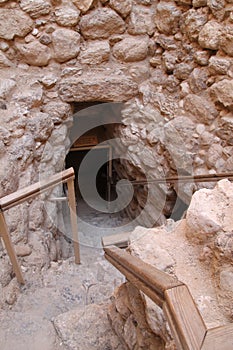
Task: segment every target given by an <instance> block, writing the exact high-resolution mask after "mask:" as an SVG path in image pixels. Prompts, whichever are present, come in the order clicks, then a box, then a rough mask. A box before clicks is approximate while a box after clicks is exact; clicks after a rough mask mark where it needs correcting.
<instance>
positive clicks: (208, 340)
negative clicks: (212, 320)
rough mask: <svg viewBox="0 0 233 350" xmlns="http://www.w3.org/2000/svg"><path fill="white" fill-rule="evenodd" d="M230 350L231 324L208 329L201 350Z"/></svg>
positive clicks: (231, 342) (232, 332)
mask: <svg viewBox="0 0 233 350" xmlns="http://www.w3.org/2000/svg"><path fill="white" fill-rule="evenodd" d="M220 349H221V350H232V349H233V324H232V323H231V324H228V325H225V326H221V327H216V328H212V329H208V331H207V333H206V336H205V339H204V342H203V345H202V347H201V350H220Z"/></svg>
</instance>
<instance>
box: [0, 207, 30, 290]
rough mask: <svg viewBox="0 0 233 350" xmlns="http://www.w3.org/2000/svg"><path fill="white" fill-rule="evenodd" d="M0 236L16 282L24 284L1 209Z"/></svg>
mask: <svg viewBox="0 0 233 350" xmlns="http://www.w3.org/2000/svg"><path fill="white" fill-rule="evenodd" d="M0 236H1V237H2V239H3V242H4V245H5V248H6V250H7V253H8V255H9V258H10V260H11V263H12V266H13V270H14V272H15V275H16V277H17V280H18V282H19V283H21V284H25V282H24V278H23V275H22V271H21V267H20V265H19V262H18V259H17V256H16V253H15V250H14V246H13V244H12V241H11V237H10V234H9V232H8V229H7V224H6V221H5V217H4V214H3V212H2V211H1V210H0Z"/></svg>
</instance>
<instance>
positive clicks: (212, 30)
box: [198, 21, 223, 50]
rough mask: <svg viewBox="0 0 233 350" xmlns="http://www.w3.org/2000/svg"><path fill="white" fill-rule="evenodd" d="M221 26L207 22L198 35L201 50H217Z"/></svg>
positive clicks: (213, 22)
mask: <svg viewBox="0 0 233 350" xmlns="http://www.w3.org/2000/svg"><path fill="white" fill-rule="evenodd" d="M222 30H223V28H222V25H221V24H219V23H218V22H216V21H209V22H208V23H206V24H205V25H204V27H203V28H202V30H201V31H200V33H199V37H198V42H199V45H200V46H201V47H202V48H203V49H210V50H218V49H219V45H220V40H221V35H222Z"/></svg>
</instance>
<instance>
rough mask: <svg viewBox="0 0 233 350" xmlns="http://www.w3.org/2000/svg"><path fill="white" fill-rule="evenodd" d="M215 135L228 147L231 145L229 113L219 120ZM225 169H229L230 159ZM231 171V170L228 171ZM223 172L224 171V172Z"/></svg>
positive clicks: (232, 121)
mask: <svg viewBox="0 0 233 350" xmlns="http://www.w3.org/2000/svg"><path fill="white" fill-rule="evenodd" d="M216 134H217V135H218V136H219V137H220V138H221V139H222V140H225V141H226V142H227V143H228V144H229V145H233V117H232V113H229V114H227V115H225V116H224V117H222V118H221V119H220V120H219V125H218V128H217V130H216ZM226 167H230V168H231V157H230V158H229V160H228V161H227V162H226ZM228 170H229V171H232V170H233V169H232V170H231V169H228ZM224 171H225V170H224Z"/></svg>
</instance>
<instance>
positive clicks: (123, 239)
mask: <svg viewBox="0 0 233 350" xmlns="http://www.w3.org/2000/svg"><path fill="white" fill-rule="evenodd" d="M129 236H130V232H122V233H117V234H115V235H111V236H104V237H102V245H103V247H107V246H110V245H115V246H117V247H118V248H126V247H128V243H129Z"/></svg>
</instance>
